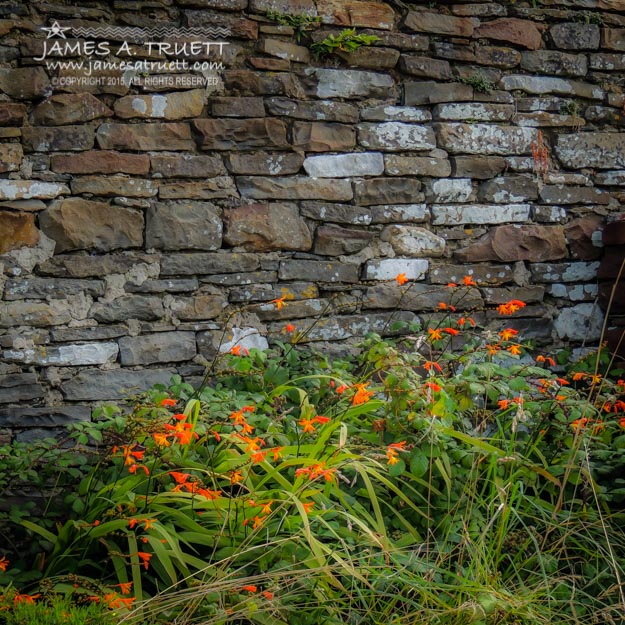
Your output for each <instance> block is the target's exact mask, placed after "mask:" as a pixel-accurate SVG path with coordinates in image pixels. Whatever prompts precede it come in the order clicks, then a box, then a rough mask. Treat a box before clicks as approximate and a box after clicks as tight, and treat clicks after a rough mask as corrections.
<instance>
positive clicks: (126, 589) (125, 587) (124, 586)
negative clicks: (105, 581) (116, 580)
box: [115, 582, 132, 595]
mask: <svg viewBox="0 0 625 625" xmlns="http://www.w3.org/2000/svg"><path fill="white" fill-rule="evenodd" d="M115 585H116V586H119V590H120V591H121V593H122V595H128V594H130V589H131V588H132V582H122V583H121V584H115Z"/></svg>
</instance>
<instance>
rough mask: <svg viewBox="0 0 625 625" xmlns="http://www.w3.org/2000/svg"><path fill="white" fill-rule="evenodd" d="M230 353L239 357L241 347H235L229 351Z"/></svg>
mask: <svg viewBox="0 0 625 625" xmlns="http://www.w3.org/2000/svg"><path fill="white" fill-rule="evenodd" d="M230 353H231V354H233V355H234V356H240V355H241V346H240V345H235V346H234V347H232V349H231V350H230Z"/></svg>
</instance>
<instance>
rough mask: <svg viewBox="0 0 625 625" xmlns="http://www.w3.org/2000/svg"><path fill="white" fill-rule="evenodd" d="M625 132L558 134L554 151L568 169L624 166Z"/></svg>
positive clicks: (616, 167)
mask: <svg viewBox="0 0 625 625" xmlns="http://www.w3.org/2000/svg"><path fill="white" fill-rule="evenodd" d="M624 137H625V134H624V133H618V132H583V133H575V134H571V135H558V136H557V138H556V144H555V153H556V156H557V157H558V159H559V160H560V162H561V163H562V165H564V167H567V168H570V169H581V168H582V167H593V168H596V169H618V168H624V167H625V140H624Z"/></svg>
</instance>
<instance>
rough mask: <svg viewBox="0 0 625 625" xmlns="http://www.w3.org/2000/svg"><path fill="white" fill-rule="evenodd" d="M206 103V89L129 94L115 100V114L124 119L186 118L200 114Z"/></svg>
mask: <svg viewBox="0 0 625 625" xmlns="http://www.w3.org/2000/svg"><path fill="white" fill-rule="evenodd" d="M205 103H206V92H205V91H204V89H190V90H189V91H175V92H172V93H167V94H165V95H128V96H124V97H123V98H119V99H118V100H115V115H117V117H121V118H122V119H130V118H133V117H139V118H142V119H172V120H176V119H186V118H188V117H198V116H200V115H201V114H202V109H203V108H204V104H205Z"/></svg>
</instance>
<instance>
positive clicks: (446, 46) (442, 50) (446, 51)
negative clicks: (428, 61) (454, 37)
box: [431, 41, 489, 65]
mask: <svg viewBox="0 0 625 625" xmlns="http://www.w3.org/2000/svg"><path fill="white" fill-rule="evenodd" d="M431 45H432V50H433V52H434V55H435V56H437V57H441V58H443V59H449V60H450V61H463V62H464V63H475V59H476V57H475V49H474V48H473V46H468V45H463V44H459V43H450V42H448V41H433V42H432V44H431ZM487 65H489V63H487Z"/></svg>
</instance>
